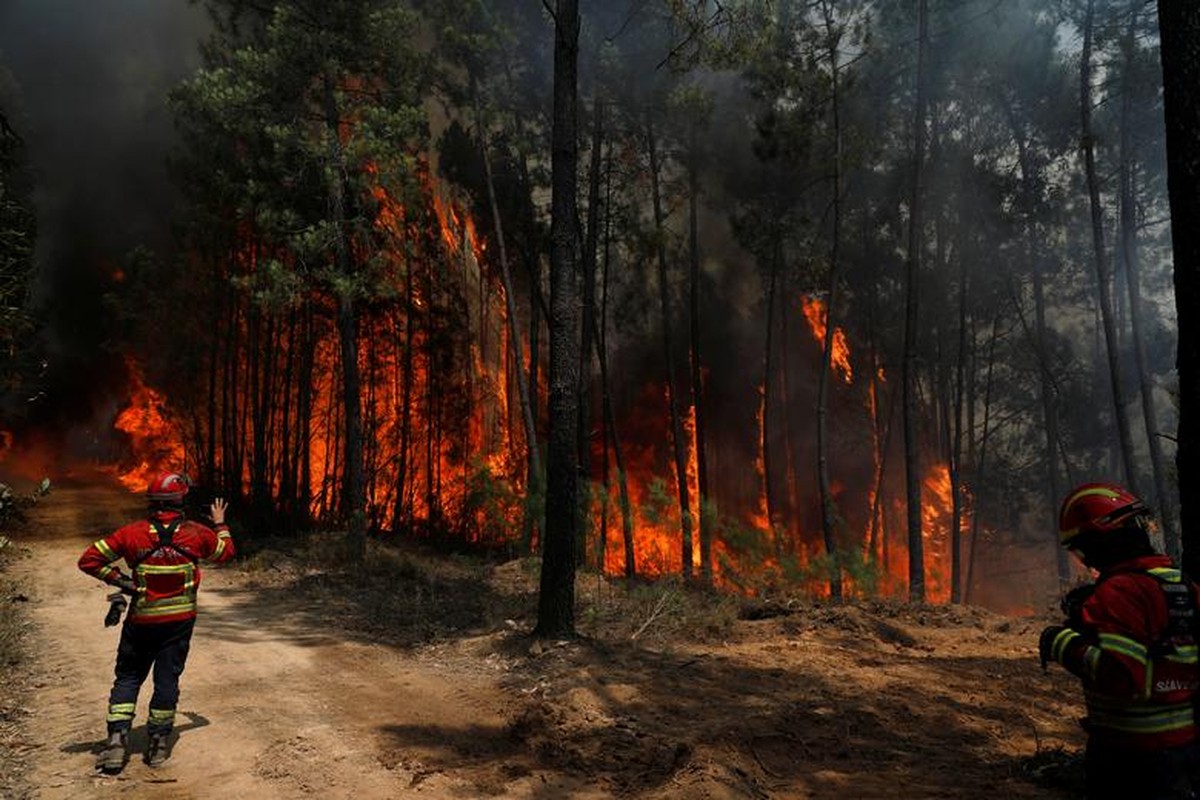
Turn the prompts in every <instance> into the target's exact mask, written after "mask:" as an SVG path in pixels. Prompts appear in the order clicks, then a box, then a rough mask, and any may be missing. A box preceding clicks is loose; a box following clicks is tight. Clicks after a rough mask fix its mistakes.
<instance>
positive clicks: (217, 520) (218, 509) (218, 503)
mask: <svg viewBox="0 0 1200 800" xmlns="http://www.w3.org/2000/svg"><path fill="white" fill-rule="evenodd" d="M228 507H229V504H228V503H226V502H225V501H224V500H223V499H222V498H220V497H218V498H216V499H215V500H213V501H212V505H211V506H209V511H208V515H209V516H210V517H211V518H212V521H213V524H214V525H223V524H225V509H226V508H228Z"/></svg>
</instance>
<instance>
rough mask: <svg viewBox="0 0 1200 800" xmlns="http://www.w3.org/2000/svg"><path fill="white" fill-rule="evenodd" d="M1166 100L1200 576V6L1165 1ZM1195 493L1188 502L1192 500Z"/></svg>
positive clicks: (1187, 545)
mask: <svg viewBox="0 0 1200 800" xmlns="http://www.w3.org/2000/svg"><path fill="white" fill-rule="evenodd" d="M1158 26H1159V35H1160V38H1161V41H1162V47H1161V51H1160V52H1161V57H1162V71H1163V105H1164V114H1165V118H1166V129H1167V190H1168V193H1169V196H1170V200H1171V244H1172V247H1173V250H1174V257H1173V258H1174V262H1175V268H1174V278H1175V312H1176V319H1177V324H1178V326H1179V331H1178V336H1177V340H1176V341H1177V347H1178V351H1177V352H1176V356H1175V365H1176V368H1177V369H1178V372H1179V432H1178V442H1179V444H1178V450H1177V451H1176V453H1175V466H1176V473H1177V474H1178V476H1179V478H1178V479H1179V498H1180V508H1179V523H1180V525H1179V526H1180V530H1181V531H1182V548H1183V568H1184V570H1185V571H1186V572H1187V573H1188V574H1189V575H1191V576H1193V577H1195V576H1197V575H1200V540H1198V539H1197V537H1200V426H1198V425H1197V423H1196V419H1197V418H1196V416H1195V414H1196V411H1195V409H1197V408H1200V334H1198V333H1197V331H1196V328H1195V322H1194V321H1193V320H1192V318H1191V315H1192V314H1194V313H1195V311H1196V309H1197V308H1200V140H1198V139H1197V138H1196V131H1200V95H1198V94H1197V92H1196V87H1197V86H1200V4H1198V3H1194V2H1191V0H1158ZM1189 497H1190V498H1192V499H1191V500H1186V501H1185V498H1189Z"/></svg>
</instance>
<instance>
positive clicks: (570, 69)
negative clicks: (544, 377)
mask: <svg viewBox="0 0 1200 800" xmlns="http://www.w3.org/2000/svg"><path fill="white" fill-rule="evenodd" d="M554 19H555V23H554V113H553V129H552V131H551V161H550V164H551V166H550V169H551V192H552V195H551V211H550V216H551V222H550V228H551V230H550V239H551V271H550V445H549V463H548V464H547V470H546V472H547V481H546V522H545V526H544V528H543V530H544V531H545V542H544V544H543V547H542V574H541V582H540V587H539V592H538V621H537V627H536V628H535V629H534V635H535V636H539V637H542V638H549V637H564V636H573V635H574V634H575V542H576V540H577V538H578V537H577V527H578V523H579V514H578V513H577V511H578V498H579V492H578V489H579V464H578V459H577V458H576V455H577V452H578V451H577V448H576V432H575V428H576V426H577V425H578V424H579V417H578V402H579V397H578V393H579V376H578V374H577V370H578V367H579V308H578V302H579V276H578V275H577V268H578V262H579V243H578V240H577V238H576V213H577V209H576V196H575V192H576V187H577V183H578V178H577V177H576V172H575V170H576V165H577V162H578V158H579V153H578V149H577V148H578V146H577V144H576V138H575V136H576V126H577V108H576V105H577V98H576V86H577V75H578V59H579V3H578V0H558V2H557V3H556V7H555V18H554Z"/></svg>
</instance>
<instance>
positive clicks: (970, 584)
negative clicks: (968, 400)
mask: <svg viewBox="0 0 1200 800" xmlns="http://www.w3.org/2000/svg"><path fill="white" fill-rule="evenodd" d="M999 331H1000V312H999V311H997V312H996V313H995V314H994V315H993V317H992V338H991V341H990V342H989V343H988V361H987V378H986V380H985V383H984V389H983V433H982V434H981V435H980V437H979V460H978V461H976V462H974V463H973V464H972V468H973V470H974V472H975V480H976V481H977V482H978V483H980V484H982V483H983V479H984V468H985V467H986V465H987V452H988V448H987V446H988V438H989V437H990V436H991V414H992V376H993V374H994V368H995V366H996V342H997V341H998V340H999V339H1000V335H999ZM981 518H982V515H981V514H980V513H979V504H978V502H977V503H976V505H975V513H974V514H973V515H972V517H971V535H970V537H969V538H968V540H967V546H968V548H969V553H968V555H967V580H966V586H965V587H963V600H964V601H966V602H968V603H970V602H971V590H972V589H973V588H974V586H975V558H976V556H977V555H978V554H979V521H980V519H981Z"/></svg>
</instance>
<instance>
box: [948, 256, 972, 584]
mask: <svg viewBox="0 0 1200 800" xmlns="http://www.w3.org/2000/svg"><path fill="white" fill-rule="evenodd" d="M967 236H970V234H969V233H968V234H967ZM973 250H974V248H972V252H973ZM969 261H970V255H968V253H967V252H964V253H960V254H959V268H958V343H957V348H956V352H955V355H954V399H953V402H954V409H953V412H952V413H953V417H954V423H953V424H954V431H953V434H952V435H953V439H952V443H951V445H950V497H951V502H952V503H953V507H952V509H953V510H952V513H951V520H950V602H952V603H961V602H962V599H963V579H962V520H963V491H962V472H963V470H962V466H963V403H964V398H965V395H966V379H967V376H966V371H967V316H968V309H969V304H968V302H967V300H968V298H969V297H970V293H969V291H968V289H969V288H970V287H969V281H970V273H969V271H968V269H967V265H968V263H969Z"/></svg>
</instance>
